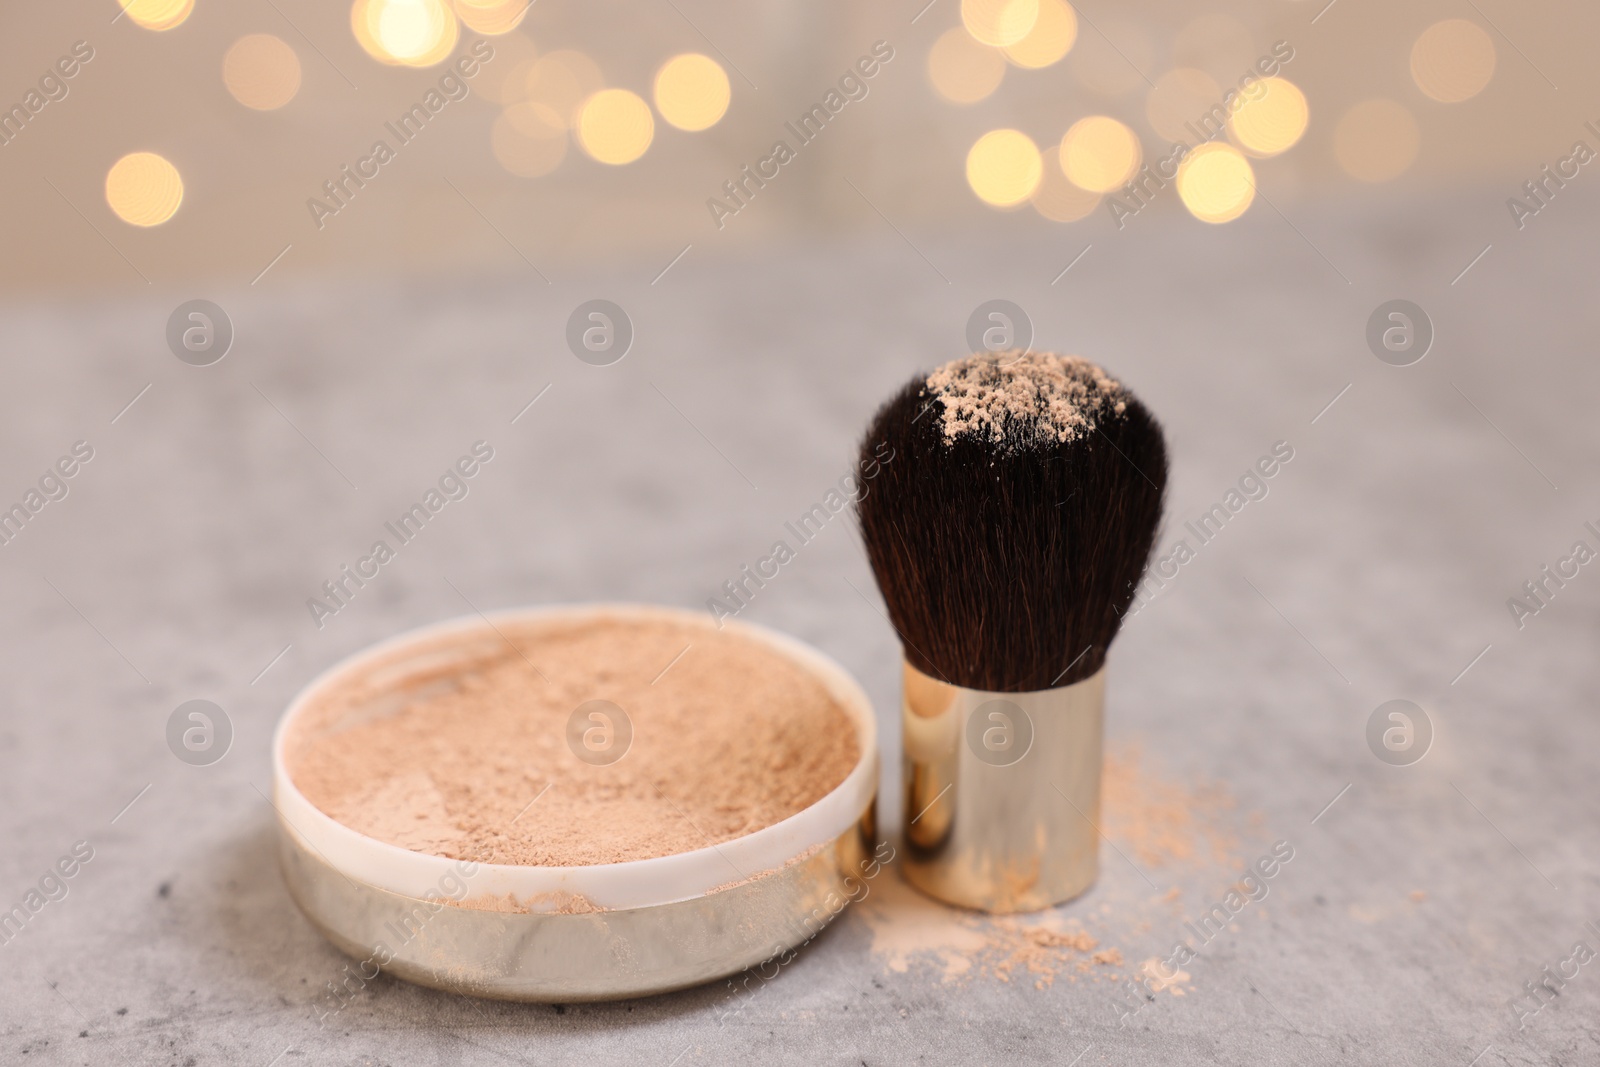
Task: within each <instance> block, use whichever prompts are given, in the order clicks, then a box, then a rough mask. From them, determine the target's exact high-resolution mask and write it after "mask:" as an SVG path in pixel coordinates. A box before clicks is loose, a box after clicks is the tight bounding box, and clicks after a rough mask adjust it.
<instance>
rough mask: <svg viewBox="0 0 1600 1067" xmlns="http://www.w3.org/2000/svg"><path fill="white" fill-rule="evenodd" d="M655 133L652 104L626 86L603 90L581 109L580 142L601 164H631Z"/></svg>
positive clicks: (642, 153)
mask: <svg viewBox="0 0 1600 1067" xmlns="http://www.w3.org/2000/svg"><path fill="white" fill-rule="evenodd" d="M655 134H656V121H655V119H654V118H653V117H652V116H651V114H650V105H649V104H647V103H645V102H644V98H643V97H641V96H639V95H638V94H637V93H630V92H629V91H628V90H626V89H601V90H600V91H599V92H598V93H595V94H594V95H593V96H591V97H589V99H587V100H585V101H584V102H583V106H582V107H580V108H579V109H578V143H579V144H581V145H583V150H584V151H585V152H588V153H589V155H591V156H593V157H594V158H595V159H597V160H599V161H600V162H601V163H611V164H613V165H621V164H623V163H632V162H633V161H634V160H636V159H638V158H639V157H640V156H642V155H644V153H645V149H647V148H649V147H650V142H651V141H652V140H653V139H654V138H655Z"/></svg>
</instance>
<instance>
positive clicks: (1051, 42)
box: [1005, 0, 1078, 70]
mask: <svg viewBox="0 0 1600 1067" xmlns="http://www.w3.org/2000/svg"><path fill="white" fill-rule="evenodd" d="M1077 39H1078V13H1077V12H1076V11H1073V10H1072V5H1071V4H1069V3H1067V2H1066V0H1039V18H1038V20H1037V21H1036V22H1034V24H1033V29H1031V30H1029V31H1028V36H1026V37H1024V38H1023V39H1022V40H1020V41H1018V42H1017V43H1016V44H1013V45H1007V46H1006V48H1005V53H1006V58H1007V59H1009V60H1011V62H1013V63H1015V64H1016V65H1017V66H1019V67H1023V68H1026V69H1028V70H1038V69H1039V68H1040V67H1048V66H1049V65H1050V64H1052V63H1054V62H1056V61H1057V60H1059V59H1060V58H1061V57H1062V56H1064V55H1066V54H1067V53H1068V52H1070V51H1072V44H1073V42H1074V41H1076V40H1077Z"/></svg>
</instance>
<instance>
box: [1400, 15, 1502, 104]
mask: <svg viewBox="0 0 1600 1067" xmlns="http://www.w3.org/2000/svg"><path fill="white" fill-rule="evenodd" d="M1494 62H1495V55H1494V40H1493V38H1491V37H1490V36H1489V34H1488V32H1487V31H1486V30H1484V28H1483V27H1481V26H1479V25H1478V24H1477V23H1475V22H1468V21H1467V20H1466V19H1445V20H1444V21H1443V22H1435V23H1434V24H1433V25H1432V26H1429V27H1428V28H1427V29H1425V30H1423V31H1422V36H1420V37H1418V38H1417V43H1416V44H1414V45H1412V46H1411V78H1412V80H1413V81H1415V82H1416V83H1417V88H1418V89H1421V90H1422V91H1423V93H1424V94H1426V95H1427V96H1429V97H1431V98H1433V99H1434V100H1437V101H1439V102H1440V103H1442V104H1459V103H1460V102H1461V101H1463V100H1470V99H1472V98H1473V97H1474V96H1477V95H1478V94H1479V93H1481V92H1483V89H1484V86H1486V85H1488V84H1489V79H1490V78H1493V77H1494Z"/></svg>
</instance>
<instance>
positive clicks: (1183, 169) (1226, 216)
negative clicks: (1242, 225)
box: [1178, 141, 1256, 222]
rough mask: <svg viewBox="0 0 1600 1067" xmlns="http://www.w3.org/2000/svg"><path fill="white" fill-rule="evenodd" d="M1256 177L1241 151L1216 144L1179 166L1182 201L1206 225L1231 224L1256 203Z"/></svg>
mask: <svg viewBox="0 0 1600 1067" xmlns="http://www.w3.org/2000/svg"><path fill="white" fill-rule="evenodd" d="M1255 195H1256V187H1255V174H1254V171H1253V168H1252V167H1251V166H1250V161H1249V160H1248V159H1246V158H1245V157H1244V154H1243V153H1241V152H1240V151H1239V150H1238V149H1237V148H1235V147H1233V146H1232V145H1229V144H1222V143H1220V142H1216V141H1213V142H1212V143H1210V144H1203V145H1201V146H1200V147H1199V148H1196V149H1195V150H1194V151H1193V152H1190V153H1189V154H1188V155H1186V156H1184V157H1183V162H1182V163H1180V164H1178V197H1179V199H1181V200H1182V201H1183V206H1184V207H1186V208H1188V209H1189V213H1190V214H1192V215H1193V216H1194V217H1195V218H1197V219H1199V220H1200V221H1202V222H1230V221H1232V220H1233V219H1236V218H1238V217H1239V216H1240V215H1243V214H1244V213H1245V211H1246V210H1247V209H1248V208H1249V207H1250V202H1251V201H1252V200H1254V199H1255Z"/></svg>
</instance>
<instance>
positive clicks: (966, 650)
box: [856, 376, 1167, 693]
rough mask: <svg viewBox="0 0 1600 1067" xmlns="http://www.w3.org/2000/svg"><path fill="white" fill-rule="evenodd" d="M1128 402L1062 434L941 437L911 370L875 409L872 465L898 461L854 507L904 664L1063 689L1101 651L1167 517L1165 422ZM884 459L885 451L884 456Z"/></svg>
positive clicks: (1018, 685) (867, 448)
mask: <svg viewBox="0 0 1600 1067" xmlns="http://www.w3.org/2000/svg"><path fill="white" fill-rule="evenodd" d="M1121 398H1122V399H1123V400H1124V401H1125V408H1124V410H1123V411H1122V412H1121V413H1120V414H1118V413H1115V412H1113V411H1112V410H1110V409H1107V410H1105V411H1104V412H1102V413H1101V414H1100V415H1099V421H1098V425H1097V426H1096V427H1095V428H1094V429H1091V430H1088V431H1086V432H1082V433H1080V435H1079V436H1078V437H1077V438H1076V439H1074V440H1070V441H1066V442H1058V441H1056V440H1054V439H1045V438H1042V437H1040V436H1039V435H1038V434H1036V433H1034V434H1024V433H1019V434H1018V435H1017V439H1016V440H1006V441H1002V442H991V441H990V440H988V439H986V438H983V437H981V436H978V435H973V434H960V435H957V436H956V437H955V438H954V439H953V440H946V438H945V434H944V430H943V428H942V412H943V402H942V401H940V400H938V399H937V398H935V397H934V396H933V395H932V394H931V393H930V392H929V391H928V389H927V384H926V377H925V376H918V377H917V378H916V379H915V380H913V381H912V382H911V383H909V384H908V385H906V386H905V388H903V389H901V390H900V392H899V393H898V394H897V395H896V396H895V397H894V398H893V399H891V400H890V401H889V402H888V403H886V404H885V405H884V406H883V407H882V408H881V409H879V411H878V413H877V416H876V417H875V418H874V419H873V421H872V425H871V426H870V428H869V429H868V430H867V434H866V437H865V438H864V439H863V440H862V445H861V458H862V460H863V465H864V467H865V465H866V462H867V461H868V460H871V459H872V458H873V455H874V450H875V449H881V448H882V445H883V444H885V443H886V444H887V445H888V446H889V447H890V448H892V449H893V450H894V451H893V453H889V454H892V455H893V456H894V459H893V461H892V462H888V463H883V464H882V465H881V470H880V471H879V473H878V476H877V477H876V478H875V479H874V480H873V481H872V482H871V483H870V488H869V490H868V491H867V493H866V494H865V495H864V496H863V497H861V498H860V500H859V501H858V503H857V505H856V511H857V517H858V518H859V520H860V523H861V533H862V539H863V540H864V541H865V543H866V549H867V557H868V559H869V560H870V561H871V564H872V569H873V572H874V573H875V574H876V576H877V580H878V588H879V590H880V591H881V592H882V593H883V599H884V601H885V603H886V604H887V605H888V609H889V618H890V621H891V622H892V623H893V624H894V627H895V629H896V630H897V631H898V633H899V635H900V640H901V644H902V646H903V647H904V650H905V656H906V659H907V661H908V662H910V663H911V665H912V666H914V667H916V668H917V669H918V670H920V671H921V672H922V673H924V674H926V675H929V676H930V677H933V678H940V679H943V680H944V681H947V682H949V683H951V684H953V685H959V686H963V687H966V688H969V689H983V690H990V691H994V692H1004V693H1021V692H1032V691H1035V690H1040V689H1050V688H1053V687H1055V686H1062V685H1069V684H1071V683H1073V682H1077V681H1081V680H1083V679H1084V678H1088V677H1089V676H1091V675H1093V674H1094V673H1095V672H1096V671H1098V670H1099V669H1100V667H1101V666H1102V665H1103V664H1104V662H1105V656H1106V650H1107V648H1108V647H1109V646H1110V644H1111V641H1112V639H1113V638H1114V637H1116V635H1117V630H1118V628H1119V627H1120V626H1121V624H1122V616H1123V613H1124V612H1125V611H1126V610H1127V607H1128V605H1129V603H1130V602H1131V600H1132V598H1133V594H1134V587H1135V586H1136V585H1137V584H1138V582H1139V580H1140V578H1141V577H1142V576H1143V573H1144V568H1145V564H1146V563H1147V562H1148V560H1149V559H1150V554H1151V549H1152V548H1153V547H1154V544H1155V539H1156V530H1157V526H1158V525H1159V524H1160V521H1161V509H1162V498H1163V495H1164V491H1165V488H1166V484H1167V450H1166V443H1165V441H1164V440H1163V438H1162V433H1161V426H1160V424H1159V423H1157V422H1156V420H1155V418H1154V417H1153V416H1152V415H1151V414H1150V412H1149V411H1148V410H1147V409H1146V408H1145V406H1144V405H1143V404H1141V403H1140V402H1139V401H1138V399H1137V398H1135V397H1134V396H1133V395H1132V394H1131V393H1128V392H1126V391H1125V390H1124V391H1123V392H1122V394H1121ZM879 454H880V455H882V454H885V453H882V452H880V453H879Z"/></svg>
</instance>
